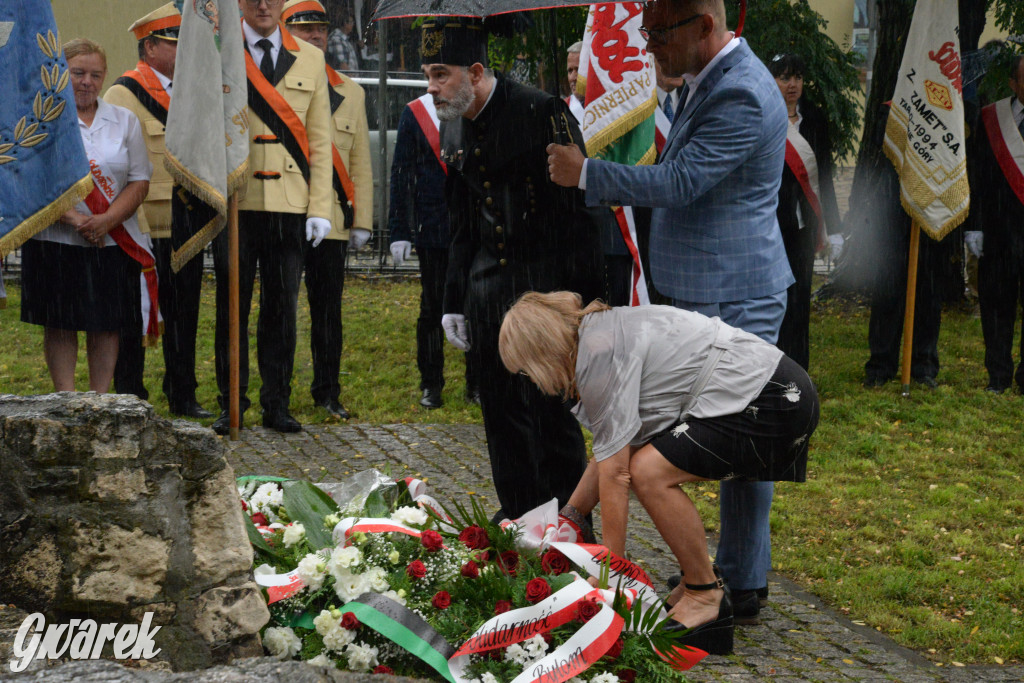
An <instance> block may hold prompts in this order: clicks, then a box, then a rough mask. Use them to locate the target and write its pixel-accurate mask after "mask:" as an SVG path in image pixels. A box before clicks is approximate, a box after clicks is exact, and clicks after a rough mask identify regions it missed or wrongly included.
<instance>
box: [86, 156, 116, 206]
mask: <svg viewBox="0 0 1024 683" xmlns="http://www.w3.org/2000/svg"><path fill="white" fill-rule="evenodd" d="M89 169H90V171H91V172H92V179H93V182H95V183H96V187H98V188H100V192H102V193H103V195H104V196H105V197H106V198H107V199H108V200H111V199H113V198H114V188H113V185H112V184H111V182H110V178H108V177H107V176H105V175H103V171H101V170H100V165H99V164H97V163H96V160H95V159H89Z"/></svg>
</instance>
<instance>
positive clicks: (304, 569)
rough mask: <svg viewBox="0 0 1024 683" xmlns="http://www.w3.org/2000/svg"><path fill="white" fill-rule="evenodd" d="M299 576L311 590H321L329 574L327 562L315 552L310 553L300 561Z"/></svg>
mask: <svg viewBox="0 0 1024 683" xmlns="http://www.w3.org/2000/svg"><path fill="white" fill-rule="evenodd" d="M297 571H298V574H299V578H300V579H302V582H303V583H304V584H306V587H307V588H309V590H311V591H316V590H320V587H321V586H323V585H324V578H326V576H327V562H326V560H324V558H322V557H320V556H319V555H317V554H315V553H309V554H308V555H306V556H305V557H304V558H302V559H301V560H300V561H299V566H298V568H297Z"/></svg>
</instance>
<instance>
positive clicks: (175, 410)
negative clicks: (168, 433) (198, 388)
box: [169, 398, 213, 420]
mask: <svg viewBox="0 0 1024 683" xmlns="http://www.w3.org/2000/svg"><path fill="white" fill-rule="evenodd" d="M169 407H170V409H171V415H177V416H178V417H191V418H194V419H196V420H205V419H207V418H209V417H213V413H211V412H210V411H209V410H207V409H206V408H204V407H202V406H201V405H199V401H197V400H195V399H194V398H193V399H191V400H189V401H185V402H184V403H171V404H170V406H169Z"/></svg>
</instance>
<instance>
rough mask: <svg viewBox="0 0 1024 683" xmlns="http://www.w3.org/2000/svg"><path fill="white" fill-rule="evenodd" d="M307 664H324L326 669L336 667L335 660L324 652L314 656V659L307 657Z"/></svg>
mask: <svg viewBox="0 0 1024 683" xmlns="http://www.w3.org/2000/svg"><path fill="white" fill-rule="evenodd" d="M306 664H312V665H313V666H322V667H324V668H325V669H333V668H335V666H334V661H333V660H332V659H331V658H330V657H328V656H327V655H325V654H324V653H322V652H321V653H320V654H318V655H317V656H316V657H313V659H307V660H306Z"/></svg>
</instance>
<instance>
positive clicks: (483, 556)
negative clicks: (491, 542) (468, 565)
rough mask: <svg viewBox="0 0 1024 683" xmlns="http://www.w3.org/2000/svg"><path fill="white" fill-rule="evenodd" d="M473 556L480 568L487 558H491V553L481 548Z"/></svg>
mask: <svg viewBox="0 0 1024 683" xmlns="http://www.w3.org/2000/svg"><path fill="white" fill-rule="evenodd" d="M473 557H474V559H475V560H476V565H477V566H478V567H480V568H483V566H484V565H485V564H487V560H489V559H491V554H490V553H489V552H487V551H486V550H482V551H480V552H478V553H477V554H476V555H474V556H473Z"/></svg>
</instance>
